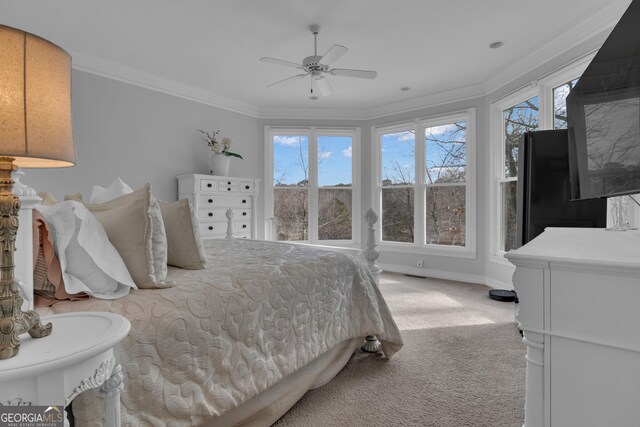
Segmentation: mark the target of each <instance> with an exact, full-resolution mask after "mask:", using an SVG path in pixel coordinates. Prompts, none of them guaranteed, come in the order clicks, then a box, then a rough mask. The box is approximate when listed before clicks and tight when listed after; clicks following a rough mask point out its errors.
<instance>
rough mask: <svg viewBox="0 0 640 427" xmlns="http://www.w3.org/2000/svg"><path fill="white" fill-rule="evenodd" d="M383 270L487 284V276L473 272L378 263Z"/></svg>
mask: <svg viewBox="0 0 640 427" xmlns="http://www.w3.org/2000/svg"><path fill="white" fill-rule="evenodd" d="M379 265H380V268H382V270H383V271H389V272H391V273H402V274H409V275H412V276H420V277H433V278H435V279H445V280H456V281H458V282H467V283H478V284H481V285H486V284H487V278H486V277H484V276H478V275H475V274H465V273H453V272H450V271H442V270H433V269H430V268H417V267H408V266H406V265H395V264H379Z"/></svg>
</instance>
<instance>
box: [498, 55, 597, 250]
mask: <svg viewBox="0 0 640 427" xmlns="http://www.w3.org/2000/svg"><path fill="white" fill-rule="evenodd" d="M590 60H591V57H587V58H583V59H582V60H581V61H577V62H576V63H574V64H572V65H571V66H570V67H567V68H565V69H563V70H561V71H559V72H557V73H554V74H551V75H549V76H547V77H545V78H543V79H541V80H540V81H539V82H536V83H534V84H531V85H529V86H527V87H526V88H524V89H522V90H520V91H518V92H516V93H514V94H512V95H509V96H507V97H505V98H503V99H501V100H499V101H496V102H494V103H493V104H492V110H491V114H492V120H493V127H492V141H493V142H492V147H493V148H492V152H493V154H492V159H493V160H492V162H493V164H494V168H493V170H494V171H495V177H496V179H495V185H494V186H493V187H492V190H491V191H492V194H493V196H492V197H491V199H492V200H493V201H494V203H493V205H492V207H491V218H493V222H492V227H491V234H492V253H493V254H495V255H497V256H498V258H500V259H501V260H502V257H501V254H502V253H503V252H507V251H509V250H511V249H513V248H514V247H515V246H516V237H517V235H516V233H517V224H516V221H517V194H518V183H517V181H518V142H519V139H520V137H521V136H522V134H523V133H525V132H529V131H534V130H540V129H566V127H567V106H566V97H567V95H568V94H569V91H570V90H571V89H572V88H573V87H574V86H575V84H576V83H577V82H578V78H577V77H579V76H580V75H581V74H582V72H583V71H584V69H585V68H586V67H587V65H588V64H589V62H590ZM504 261H505V262H506V260H504Z"/></svg>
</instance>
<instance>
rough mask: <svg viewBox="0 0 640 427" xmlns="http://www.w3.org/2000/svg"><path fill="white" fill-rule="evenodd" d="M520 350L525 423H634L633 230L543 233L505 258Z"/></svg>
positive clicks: (639, 269)
mask: <svg viewBox="0 0 640 427" xmlns="http://www.w3.org/2000/svg"><path fill="white" fill-rule="evenodd" d="M505 256H506V258H507V259H509V261H511V262H512V263H513V264H514V265H515V266H516V272H515V274H514V276H513V281H514V287H515V289H516V291H517V293H518V297H519V299H520V304H519V309H518V314H517V319H518V322H519V327H520V329H522V330H523V332H524V338H523V341H524V343H525V344H526V346H527V356H526V360H527V373H526V377H527V379H526V382H527V383H526V399H525V426H526V427H539V426H545V427H549V426H573V425H575V426H604V425H610V426H626V425H637V424H638V420H640V404H639V403H638V402H639V400H638V399H639V398H638V396H640V333H638V326H639V325H640V310H639V309H638V304H639V303H640V232H638V231H627V232H624V233H612V232H609V231H605V230H604V229H593V228H547V229H546V230H545V231H544V232H543V233H542V234H541V235H540V236H538V237H537V238H535V239H534V240H532V241H531V242H529V243H528V244H526V245H525V246H523V247H521V248H520V249H517V250H515V251H511V252H509V253H507V254H506V255H505Z"/></svg>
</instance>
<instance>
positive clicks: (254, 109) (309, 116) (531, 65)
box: [71, 0, 630, 120]
mask: <svg viewBox="0 0 640 427" xmlns="http://www.w3.org/2000/svg"><path fill="white" fill-rule="evenodd" d="M629 4H630V1H629V0H617V1H614V2H613V3H611V4H610V5H609V6H607V7H606V8H604V9H603V10H602V11H600V12H599V13H598V14H596V15H594V16H591V17H589V18H588V19H586V20H584V21H582V22H581V23H580V24H578V25H576V26H575V27H572V28H571V29H569V30H567V31H566V32H564V33H563V34H561V35H560V36H559V37H556V38H555V39H553V40H552V41H551V42H549V43H547V44H546V45H543V46H541V47H540V48H538V49H537V50H535V51H533V52H532V53H530V54H529V55H527V56H525V57H524V58H522V59H521V60H519V61H517V62H515V63H514V64H512V65H511V66H509V67H507V68H505V69H504V70H502V71H501V72H499V73H497V74H496V75H494V76H493V77H491V78H490V79H489V80H487V81H486V82H484V83H480V84H475V85H471V86H466V87H463V88H457V89H453V90H448V91H443V92H439V93H435V94H430V95H425V96H421V97H417V98H412V99H408V100H405V101H400V102H394V103H389V104H383V105H378V106H375V107H372V108H362V109H358V108H287V107H258V106H255V105H250V104H246V103H243V102H240V101H237V100H234V99H231V98H226V97H222V96H220V95H218V94H215V93H214V92H212V91H209V90H205V89H202V88H198V87H196V86H192V85H188V84H184V83H179V82H177V81H174V80H170V79H165V78H162V77H158V76H154V75H152V74H149V73H144V72H141V71H137V70H134V69H131V68H128V67H125V66H122V65H119V64H115V63H112V62H109V61H104V60H101V59H98V58H94V57H90V56H87V55H82V54H79V53H77V52H76V53H74V52H71V53H72V57H73V68H74V69H76V70H79V71H84V72H87V73H91V74H95V75H98V76H102V77H105V78H108V79H113V80H117V81H120V82H123V83H127V84H131V85H135V86H140V87H143V88H145V89H149V90H153V91H156V92H160V93H165V94H167V95H171V96H176V97H179V98H183V99H187V100H190V101H194V102H198V103H201V104H205V105H209V106H213V107H217V108H221V109H224V110H228V111H232V112H235V113H239V114H243V115H247V116H250V117H254V118H258V119H305V120H314V119H315V120H322V119H325V120H373V119H378V118H382V117H388V116H392V115H395V114H402V113H407V112H411V111H417V110H421V109H425V108H430V107H435V106H439V105H444V104H450V103H453V102H459V101H465V100H469V99H474V98H478V97H482V96H485V95H488V94H491V93H493V92H495V91H496V90H498V89H500V88H502V87H504V86H506V85H508V84H509V83H512V82H513V81H515V80H517V79H518V78H520V77H523V76H524V75H525V74H527V73H528V72H530V71H531V70H533V69H535V68H537V67H539V66H540V65H542V64H545V63H548V62H549V61H551V60H553V59H555V58H558V57H560V56H561V55H564V54H566V53H567V52H569V51H570V50H571V49H573V48H575V47H576V46H578V45H580V44H582V43H584V42H587V41H589V40H592V39H596V38H597V37H599V36H601V35H602V34H603V33H604V32H607V33H608V32H610V31H611V30H612V29H613V27H614V26H615V25H616V23H617V22H618V20H619V19H620V17H621V16H622V14H623V13H624V12H625V10H626V9H627V7H628V6H629Z"/></svg>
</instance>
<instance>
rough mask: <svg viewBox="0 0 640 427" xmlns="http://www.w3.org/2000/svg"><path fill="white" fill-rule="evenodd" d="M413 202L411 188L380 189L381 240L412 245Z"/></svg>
mask: <svg viewBox="0 0 640 427" xmlns="http://www.w3.org/2000/svg"><path fill="white" fill-rule="evenodd" d="M413 200H414V192H413V188H411V187H386V188H384V187H383V188H382V240H386V241H388V242H411V243H413Z"/></svg>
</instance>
